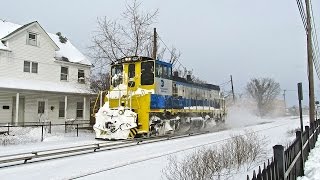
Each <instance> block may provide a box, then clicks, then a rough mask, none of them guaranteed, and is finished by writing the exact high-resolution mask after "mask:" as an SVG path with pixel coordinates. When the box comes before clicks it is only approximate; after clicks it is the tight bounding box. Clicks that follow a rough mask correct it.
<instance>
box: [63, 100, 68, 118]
mask: <svg viewBox="0 0 320 180" xmlns="http://www.w3.org/2000/svg"><path fill="white" fill-rule="evenodd" d="M67 109H68V96H64V120H65V121H67V115H68V113H67Z"/></svg>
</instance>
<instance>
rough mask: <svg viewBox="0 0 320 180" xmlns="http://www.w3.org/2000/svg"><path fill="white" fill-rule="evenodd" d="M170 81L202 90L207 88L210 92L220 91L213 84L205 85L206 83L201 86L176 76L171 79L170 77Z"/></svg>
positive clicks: (218, 87)
mask: <svg viewBox="0 0 320 180" xmlns="http://www.w3.org/2000/svg"><path fill="white" fill-rule="evenodd" d="M172 80H173V81H177V82H180V83H183V84H188V85H193V86H198V87H202V88H207V89H211V90H217V91H220V86H218V85H214V84H207V83H204V84H201V83H196V82H193V81H188V80H186V79H185V78H182V77H177V76H173V77H172Z"/></svg>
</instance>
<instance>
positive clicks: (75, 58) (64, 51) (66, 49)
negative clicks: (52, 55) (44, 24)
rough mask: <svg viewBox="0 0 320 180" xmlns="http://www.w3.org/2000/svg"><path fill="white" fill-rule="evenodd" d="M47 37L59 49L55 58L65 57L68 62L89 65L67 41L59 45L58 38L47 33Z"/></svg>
mask: <svg viewBox="0 0 320 180" xmlns="http://www.w3.org/2000/svg"><path fill="white" fill-rule="evenodd" d="M48 35H49V36H50V38H51V39H52V40H53V41H54V42H55V43H56V44H57V45H58V47H59V48H60V50H59V51H56V57H59V58H61V57H66V58H68V60H69V61H70V62H74V63H80V64H86V65H91V62H90V61H89V60H88V59H87V58H86V57H85V56H84V55H83V54H82V53H81V52H80V51H79V50H78V49H77V48H76V47H74V46H73V45H72V43H71V42H70V41H69V40H67V42H66V43H61V42H60V40H59V36H57V35H55V34H52V33H48Z"/></svg>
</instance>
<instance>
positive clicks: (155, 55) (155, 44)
mask: <svg viewBox="0 0 320 180" xmlns="http://www.w3.org/2000/svg"><path fill="white" fill-rule="evenodd" d="M152 58H153V59H156V58H157V29H156V28H153V52H152Z"/></svg>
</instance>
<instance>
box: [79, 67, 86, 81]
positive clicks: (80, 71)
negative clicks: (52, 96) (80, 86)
mask: <svg viewBox="0 0 320 180" xmlns="http://www.w3.org/2000/svg"><path fill="white" fill-rule="evenodd" d="M78 82H79V83H84V82H85V81H84V70H81V69H79V70H78Z"/></svg>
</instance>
